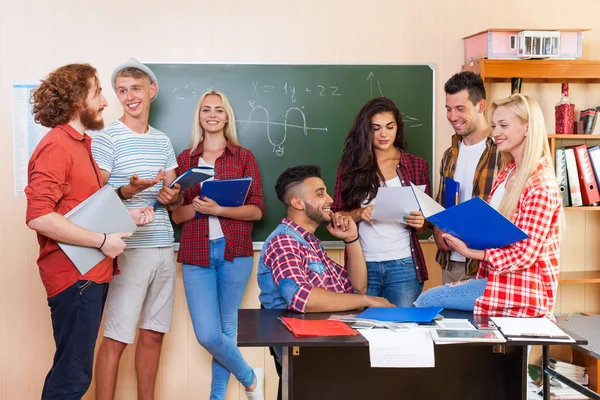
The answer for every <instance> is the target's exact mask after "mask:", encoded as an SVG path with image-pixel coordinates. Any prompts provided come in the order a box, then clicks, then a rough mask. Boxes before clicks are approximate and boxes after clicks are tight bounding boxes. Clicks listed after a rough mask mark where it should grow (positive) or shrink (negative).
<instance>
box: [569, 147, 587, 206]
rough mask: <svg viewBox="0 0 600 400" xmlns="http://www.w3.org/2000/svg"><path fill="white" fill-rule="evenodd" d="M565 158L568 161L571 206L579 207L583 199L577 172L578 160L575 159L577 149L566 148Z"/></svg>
mask: <svg viewBox="0 0 600 400" xmlns="http://www.w3.org/2000/svg"><path fill="white" fill-rule="evenodd" d="M565 160H566V161H567V176H568V178H567V179H568V182H569V194H570V198H571V206H572V207H579V206H582V205H583V200H582V199H581V189H580V188H579V174H578V172H577V161H575V150H573V148H569V147H568V148H565Z"/></svg>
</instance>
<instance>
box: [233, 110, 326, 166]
mask: <svg viewBox="0 0 600 400" xmlns="http://www.w3.org/2000/svg"><path fill="white" fill-rule="evenodd" d="M248 103H249V104H250V107H252V110H251V111H250V114H249V115H248V119H246V120H240V119H238V120H237V122H240V123H245V124H246V125H245V126H244V130H246V131H247V130H248V129H250V124H259V125H264V126H265V129H266V132H265V133H266V135H267V138H268V139H269V143H271V146H273V152H274V153H275V154H277V155H278V156H282V155H283V154H284V146H283V143H284V142H285V140H286V138H287V135H288V129H289V128H297V129H302V133H303V134H304V135H305V136H306V135H308V131H309V130H313V131H325V132H327V127H325V128H316V127H310V126H307V125H306V115H305V114H304V111H302V110H301V109H300V108H298V107H290V108H288V109H287V111H286V112H285V115H284V116H283V122H275V121H271V120H270V118H269V110H267V109H266V108H265V107H263V106H255V105H254V102H248ZM255 113H257V114H256V117H258V116H259V115H260V114H262V115H263V119H253V117H254V116H255ZM298 113H299V114H300V116H301V117H302V125H296V124H290V123H289V122H288V121H289V120H290V114H298ZM271 126H283V133H282V132H281V131H279V130H275V132H272V130H271Z"/></svg>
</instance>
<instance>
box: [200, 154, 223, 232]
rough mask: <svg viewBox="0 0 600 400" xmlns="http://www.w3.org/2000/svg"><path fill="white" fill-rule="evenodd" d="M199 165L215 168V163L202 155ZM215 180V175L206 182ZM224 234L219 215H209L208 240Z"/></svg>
mask: <svg viewBox="0 0 600 400" xmlns="http://www.w3.org/2000/svg"><path fill="white" fill-rule="evenodd" d="M198 166H199V167H211V168H212V169H214V168H215V166H214V165H210V164H209V163H207V162H206V161H204V159H203V158H202V157H200V158H199V159H198ZM214 180H215V177H214V176H213V177H211V178H209V179H207V180H205V181H204V182H207V181H214ZM204 182H202V183H201V184H200V187H202V185H203V184H204ZM223 236H225V235H223V229H222V228H221V221H219V217H215V216H214V215H209V216H208V240H216V239H220V238H222V237H223Z"/></svg>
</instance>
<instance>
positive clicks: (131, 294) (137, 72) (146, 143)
mask: <svg viewBox="0 0 600 400" xmlns="http://www.w3.org/2000/svg"><path fill="white" fill-rule="evenodd" d="M111 83H112V86H113V89H114V90H115V92H116V94H117V98H118V100H119V102H120V103H121V106H122V107H123V115H122V116H121V118H120V119H118V120H116V121H114V122H113V123H111V124H110V125H109V126H107V127H105V128H104V129H103V130H102V131H99V132H98V133H97V134H96V135H95V136H94V140H93V141H92V154H93V156H94V159H95V161H96V163H97V164H98V166H99V167H100V172H101V174H102V178H103V180H104V182H105V183H108V184H109V185H112V186H113V187H115V189H116V191H117V194H118V195H119V196H120V197H121V199H122V200H123V203H124V204H125V205H126V206H127V207H128V208H134V207H136V208H139V207H141V205H152V204H154V202H155V201H156V200H157V199H158V201H159V203H160V204H161V205H160V206H158V207H157V209H156V211H155V220H154V222H153V223H150V224H148V225H146V226H144V227H141V228H139V229H138V230H137V231H136V232H135V234H134V235H133V236H131V237H130V238H128V239H127V240H126V243H127V249H126V250H125V251H124V252H123V254H122V255H121V256H120V257H119V269H120V271H121V273H120V274H119V275H116V276H115V277H114V278H113V281H112V283H111V285H110V287H109V291H108V297H107V300H106V308H105V321H104V339H103V341H102V344H101V345H100V350H99V351H98V356H97V362H96V399H98V400H104V399H113V398H114V394H115V387H116V382H117V371H118V366H119V360H120V358H121V355H122V353H123V351H124V350H125V348H126V347H127V345H128V344H130V343H133V342H134V340H135V336H136V331H137V327H138V322H139V328H140V332H139V338H138V345H137V348H136V354H135V366H136V375H137V389H138V399H153V398H154V386H155V382H156V374H157V370H158V363H159V360H160V352H161V346H162V341H163V336H164V334H165V333H166V332H168V331H169V330H170V329H171V319H172V314H173V295H174V291H175V277H176V272H175V262H174V252H173V228H172V226H171V222H170V219H169V213H168V211H172V210H174V209H176V208H177V207H179V206H180V205H181V201H182V200H183V196H179V185H177V184H176V185H174V187H173V188H172V189H170V188H169V184H170V183H171V182H172V181H173V180H174V179H175V178H176V172H175V169H176V168H177V161H176V158H175V152H174V150H173V146H172V144H171V140H170V139H169V137H168V136H167V135H165V134H164V133H163V132H161V131H159V130H157V129H155V128H153V127H151V126H150V125H148V117H149V114H150V103H151V102H152V100H154V98H155V97H156V94H157V93H158V82H157V81H156V76H155V75H154V73H153V72H152V70H150V68H148V67H147V66H145V65H144V64H142V63H140V62H139V61H137V60H136V59H134V58H130V59H128V60H127V61H126V62H125V63H124V64H121V65H119V66H118V67H117V68H116V69H115V70H114V72H113V73H112V76H111Z"/></svg>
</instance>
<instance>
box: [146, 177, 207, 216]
mask: <svg viewBox="0 0 600 400" xmlns="http://www.w3.org/2000/svg"><path fill="white" fill-rule="evenodd" d="M213 176H215V169H214V168H213V167H205V166H202V167H192V168H190V169H189V170H187V171H186V172H185V173H183V174H181V175H179V176H178V177H177V178H175V179H174V180H173V182H171V184H170V185H169V188H171V189H173V186H175V184H176V183H179V186H180V189H179V190H180V192H184V191H186V190H189V189H191V188H193V187H194V186H195V185H197V184H199V183H202V182H204V181H205V180H207V179H210V178H212V177H213ZM159 205H160V203H159V202H158V200H157V201H155V202H154V209H156V207H158V206H159Z"/></svg>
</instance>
